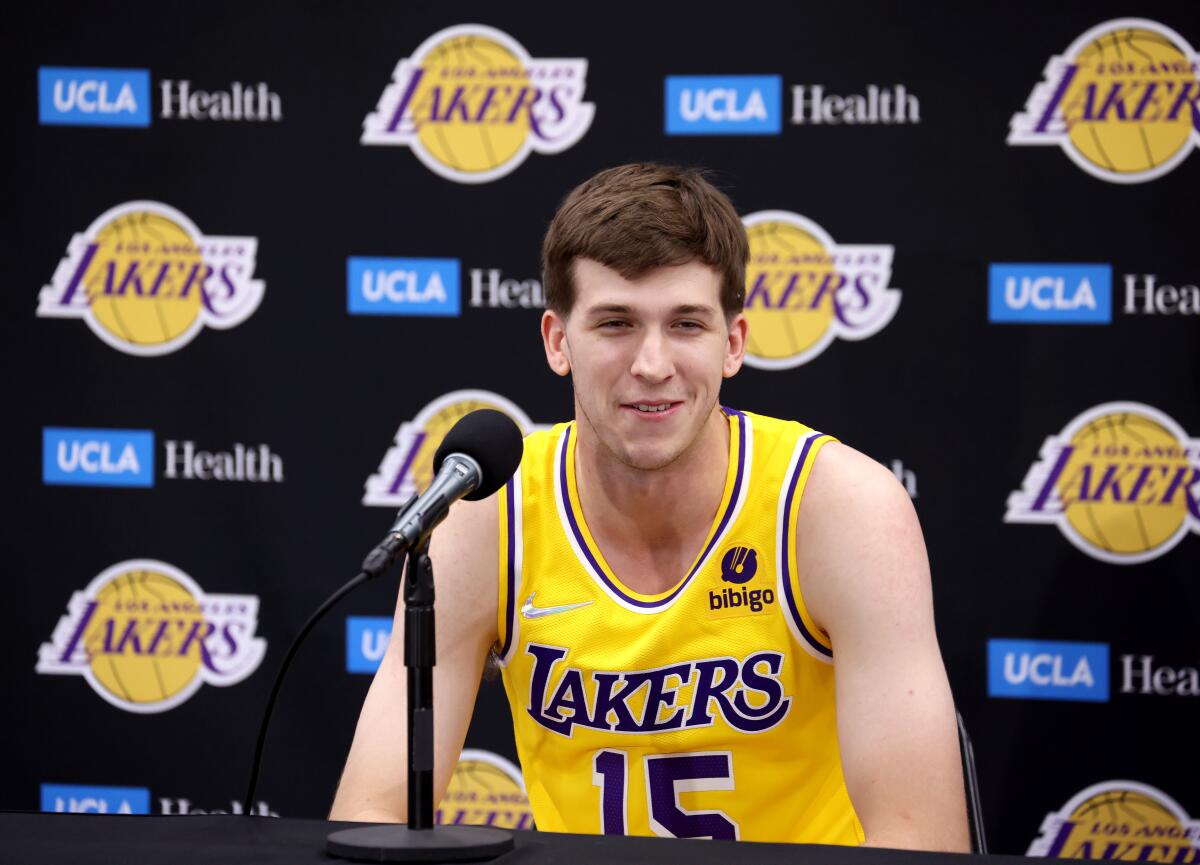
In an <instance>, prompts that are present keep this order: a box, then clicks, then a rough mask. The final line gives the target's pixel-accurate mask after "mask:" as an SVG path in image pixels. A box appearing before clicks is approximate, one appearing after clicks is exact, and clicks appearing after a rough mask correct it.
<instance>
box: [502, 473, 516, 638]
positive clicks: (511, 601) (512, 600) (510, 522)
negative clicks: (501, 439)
mask: <svg viewBox="0 0 1200 865" xmlns="http://www.w3.org/2000/svg"><path fill="white" fill-rule="evenodd" d="M518 471H520V469H518ZM504 501H505V503H506V505H507V507H508V519H507V520H506V523H507V527H508V555H507V557H506V558H507V562H508V568H507V570H506V571H505V573H504V580H505V584H506V585H507V586H508V592H507V594H506V595H505V603H504V645H502V646H501V647H500V651H499V652H497V654H498V655H499V656H500V657H501V658H504V657H505V656H507V655H508V649H509V646H511V645H512V638H513V631H514V630H515V628H514V625H515V624H516V618H515V613H516V603H517V599H516V597H515V594H516V591H517V585H516V574H515V573H514V569H515V568H516V558H517V532H516V519H515V517H514V516H513V507H514V504H513V482H512V479H511V478H510V479H509V481H508V483H507V484H505V485H504Z"/></svg>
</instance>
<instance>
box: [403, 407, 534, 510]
mask: <svg viewBox="0 0 1200 865" xmlns="http://www.w3.org/2000/svg"><path fill="white" fill-rule="evenodd" d="M481 408H488V409H493V410H495V411H498V412H502V413H503V414H506V415H508V416H509V417H510V418H512V420H513V423H515V424H517V426H518V427H521V426H522V421H521V419H520V418H519V417H516V416H515V415H514V414H513V413H512V412H511V411H509V410H508V408H507V407H506V406H505V405H503V404H502V403H495V402H491V401H489V400H487V399H486V398H482V399H481V398H479V397H467V398H465V399H461V400H458V401H455V402H449V403H446V404H445V405H443V406H441V407H440V408H438V409H437V410H435V411H434V412H433V413H432V414H431V415H430V416H429V419H428V420H426V421H425V423H424V438H423V439H422V440H421V444H420V447H419V449H418V450H417V452H416V454H415V456H414V457H413V461H412V467H411V468H410V469H409V471H410V472H412V475H411V476H412V482H413V483H414V484H416V487H417V490H418V491H423V490H425V489H426V488H427V487H428V486H429V484H430V483H432V482H433V457H434V455H435V454H436V453H437V449H438V448H439V447H441V445H442V440H443V439H444V438H445V437H446V433H448V432H450V428H451V427H453V426H454V425H455V424H456V423H458V422H459V420H461V419H462V418H463V417H465V416H466V415H469V414H470V413H471V412H473V411H477V410H479V409H481Z"/></svg>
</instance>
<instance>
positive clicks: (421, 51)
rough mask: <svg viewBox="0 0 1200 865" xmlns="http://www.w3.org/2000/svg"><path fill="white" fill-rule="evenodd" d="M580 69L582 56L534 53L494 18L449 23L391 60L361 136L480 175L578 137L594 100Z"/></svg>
mask: <svg viewBox="0 0 1200 865" xmlns="http://www.w3.org/2000/svg"><path fill="white" fill-rule="evenodd" d="M586 77H587V61H586V60H583V59H579V58H573V59H565V58H558V59H553V60H542V59H534V58H532V57H530V56H529V54H528V52H526V51H525V49H524V48H523V47H522V46H521V44H520V43H519V42H517V41H516V40H515V39H513V38H512V37H511V36H509V35H508V34H507V33H503V32H501V31H499V30H496V29H494V28H492V27H484V26H483V25H480V24H462V25H459V26H457V27H448V28H446V29H445V30H440V31H438V32H437V33H434V34H433V35H432V36H430V37H429V38H428V39H426V40H425V41H424V42H422V43H421V44H420V45H419V46H418V47H417V50H416V51H414V52H413V55H412V57H406V58H404V59H402V60H401V61H400V62H399V63H398V64H397V65H396V69H395V71H394V72H393V73H392V83H391V84H389V85H388V86H387V87H386V88H385V89H384V91H383V95H382V96H381V97H380V98H379V104H378V105H377V106H376V108H375V110H374V111H373V112H371V113H370V114H368V115H367V118H366V120H364V121H363V134H362V143H363V144H391V145H396V146H400V147H411V148H412V151H413V153H415V154H416V156H417V158H418V159H420V160H421V162H423V163H425V166H426V167H427V168H429V169H430V170H431V171H434V172H436V173H438V174H440V175H441V176H442V177H445V178H446V179H447V180H453V181H456V182H458V183H486V182H488V181H491V180H496V179H497V178H500V177H504V176H505V175H506V174H509V173H510V172H512V171H513V170H514V169H515V168H516V167H517V166H518V165H520V164H521V163H522V162H524V161H525V158H526V157H527V156H528V155H529V154H530V153H531V152H537V153H561V152H562V151H564V150H566V149H567V148H568V147H570V146H571V145H573V144H575V142H577V141H579V139H580V138H582V137H583V135H584V133H586V132H587V131H588V128H589V127H590V126H591V125H592V116H593V115H594V114H595V110H596V107H595V105H593V104H592V103H590V102H584V101H583V91H584V87H585V85H586Z"/></svg>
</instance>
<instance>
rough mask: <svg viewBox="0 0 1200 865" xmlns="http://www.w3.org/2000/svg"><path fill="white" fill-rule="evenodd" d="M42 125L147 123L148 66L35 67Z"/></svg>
mask: <svg viewBox="0 0 1200 865" xmlns="http://www.w3.org/2000/svg"><path fill="white" fill-rule="evenodd" d="M38 123H40V124H42V125H43V126H142V127H145V126H149V125H150V70H149V69H79V68H75V67H65V66H42V67H41V68H39V69H38Z"/></svg>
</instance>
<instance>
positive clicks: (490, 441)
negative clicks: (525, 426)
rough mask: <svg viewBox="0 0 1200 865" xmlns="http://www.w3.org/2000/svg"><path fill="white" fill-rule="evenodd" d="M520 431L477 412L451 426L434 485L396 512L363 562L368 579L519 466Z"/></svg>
mask: <svg viewBox="0 0 1200 865" xmlns="http://www.w3.org/2000/svg"><path fill="white" fill-rule="evenodd" d="M522 449H523V444H522V440H521V431H520V430H519V429H517V425H516V424H515V423H513V422H512V420H511V419H510V418H509V417H508V415H506V414H503V413H501V412H498V411H494V410H492V409H479V410H478V411H473V412H471V413H470V414H468V415H466V416H465V417H463V418H462V419H461V420H459V422H458V423H456V424H455V425H454V426H453V427H451V429H450V432H448V433H446V437H445V438H444V439H443V440H442V444H441V446H440V447H439V448H438V449H437V453H435V454H434V457H433V471H434V478H433V482H432V483H431V484H430V485H429V489H427V490H425V492H423V493H421V495H420V496H418V497H417V498H416V499H414V500H412V501H410V502H408V503H407V504H406V505H404V507H402V508H401V509H400V512H399V513H398V514H396V521H395V522H394V523H393V524H392V528H391V530H390V531H389V532H388V536H387V537H386V538H385V539H384V540H383V542H382V543H380V544H379V545H378V546H377V547H375V549H374V550H372V551H371V553H370V555H368V556H367V558H366V560H365V561H364V562H363V570H364V571H366V572H367V573H368V574H370V575H371V576H376V575H378V574H381V573H383V571H385V570H387V569H388V567H390V566H391V564H392V562H394V561H395V560H396V558H397V556H399V555H400V553H402V552H405V551H407V550H412V549H415V548H416V547H417V546H419V545H420V544H421V542H422V541H423V540H425V539H426V538H428V537H429V533H430V532H432V531H433V530H434V529H435V528H436V527H437V526H438V524H440V523H441V522H442V520H444V519H445V518H446V514H448V513H449V511H450V505H452V504H454V503H455V502H456V501H458V500H459V499H467V500H468V501H476V500H478V499H485V498H487V497H488V496H490V495H491V494H492V493H494V492H496V490H498V489H500V487H502V486H504V484H505V482H506V481H508V479H509V478H510V477H512V476H513V474H514V473H515V472H516V470H517V468H518V467H519V466H520V465H521V452H522Z"/></svg>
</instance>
